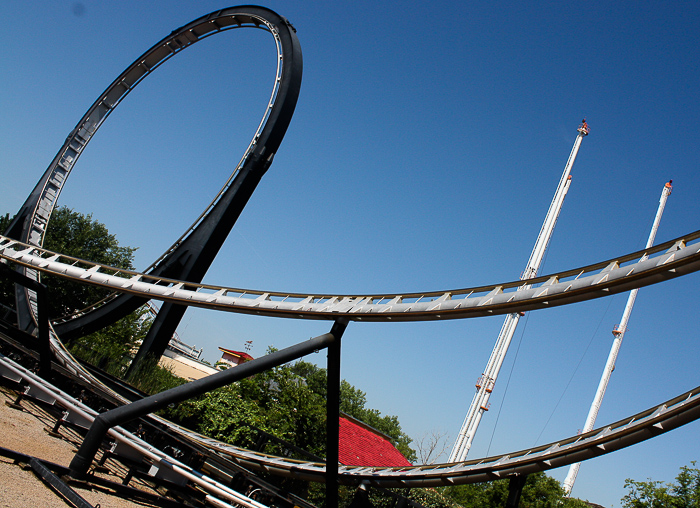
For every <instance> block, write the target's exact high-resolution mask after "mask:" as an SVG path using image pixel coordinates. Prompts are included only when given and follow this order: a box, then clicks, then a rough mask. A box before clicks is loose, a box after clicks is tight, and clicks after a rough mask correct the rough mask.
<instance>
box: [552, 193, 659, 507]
mask: <svg viewBox="0 0 700 508" xmlns="http://www.w3.org/2000/svg"><path fill="white" fill-rule="evenodd" d="M672 181H673V180H669V181H668V183H666V184H665V185H664V188H663V190H662V191H661V198H660V199H659V208H658V209H657V210H656V217H654V224H653V225H652V227H651V232H650V233H649V239H648V240H647V245H646V247H644V248H645V249H648V248H649V247H651V246H652V245H654V239H655V238H656V232H657V231H658V229H659V223H660V222H661V216H662V215H663V213H664V207H665V206H666V200H667V199H668V197H669V196H670V195H671V190H672V189H673V186H672V185H671V182H672ZM647 257H648V256H647V255H646V254H645V255H644V256H642V258H641V259H640V260H639V261H640V262H641V261H644V260H645V259H646V258H647ZM638 292H639V289H633V290H632V291H630V294H629V297H628V298H627V305H625V310H624V311H623V312H622V321H620V324H619V325H618V326H616V327H615V328H613V331H612V333H613V337H615V338H614V339H613V343H612V347H611V348H610V354H609V355H608V361H607V362H606V363H605V368H604V369H603V375H602V376H601V377H600V383H599V384H598V390H597V391H596V393H595V397H594V398H593V403H592V404H591V409H589V411H588V417H587V418H586V423H585V425H584V426H583V429H582V430H581V433H586V432H588V431H590V430H593V425H594V424H595V420H596V418H597V417H598V411H599V410H600V405H601V404H602V402H603V396H604V395H605V389H606V388H607V387H608V382H609V381H610V375H611V374H612V372H613V370H615V361H616V360H617V355H618V353H619V352H620V346H621V345H622V339H623V337H624V336H625V332H626V331H627V322H628V321H629V318H630V314H632V307H634V300H635V299H636V298H637V293H638ZM580 467H581V463H580V462H577V463H576V464H571V466H569V473H568V474H567V475H566V478H565V479H564V483H563V484H562V487H563V488H564V492H565V493H566V495H567V496H568V495H569V494H570V493H571V489H572V488H574V482H575V481H576V475H578V470H579V468H580Z"/></svg>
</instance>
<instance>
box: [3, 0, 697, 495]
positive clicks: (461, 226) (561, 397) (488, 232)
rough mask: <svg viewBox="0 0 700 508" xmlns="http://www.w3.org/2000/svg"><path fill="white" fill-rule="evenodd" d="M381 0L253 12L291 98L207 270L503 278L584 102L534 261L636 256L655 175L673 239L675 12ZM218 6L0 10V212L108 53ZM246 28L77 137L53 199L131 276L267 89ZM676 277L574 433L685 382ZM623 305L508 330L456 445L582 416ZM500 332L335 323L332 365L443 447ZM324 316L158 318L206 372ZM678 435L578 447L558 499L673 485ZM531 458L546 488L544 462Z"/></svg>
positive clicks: (366, 289) (693, 88)
mask: <svg viewBox="0 0 700 508" xmlns="http://www.w3.org/2000/svg"><path fill="white" fill-rule="evenodd" d="M391 5H396V4H395V2H391V3H389V2H386V3H384V4H379V5H377V3H376V2H367V1H355V2H345V3H341V4H336V3H330V2H323V3H321V2H309V1H287V2H283V1H279V0H272V1H270V2H267V3H266V4H265V6H267V7H270V8H272V9H274V10H276V11H277V12H279V13H280V14H282V15H284V16H286V17H287V18H289V19H290V21H291V22H292V23H293V24H294V26H295V27H296V29H297V31H298V36H299V39H300V41H301V45H302V50H303V53H304V78H303V84H302V91H301V96H300V99H299V103H298V106H297V109H296V114H295V116H294V119H293V121H292V124H291V126H290V129H289V131H288V134H287V136H286V138H285V140H284V142H283V143H282V146H281V148H280V150H279V152H278V154H277V156H276V158H275V162H274V164H273V166H272V168H271V169H270V171H269V172H268V173H267V175H266V176H265V177H264V179H263V180H262V182H261V184H260V186H259V187H258V190H257V191H256V193H255V194H254V196H253V198H252V200H251V202H250V204H249V205H248V207H247V208H246V210H245V211H244V213H243V215H242V216H241V218H240V220H239V222H238V224H237V225H236V227H235V228H234V231H233V232H232V234H231V236H230V237H229V239H228V241H227V243H226V244H225V246H224V248H223V250H222V252H221V254H220V255H219V257H218V259H217V261H216V262H215V264H214V265H213V266H212V268H211V270H210V272H209V274H208V276H207V278H206V282H211V283H217V284H221V285H230V286H236V287H251V288H256V289H269V290H279V291H294V292H335V293H357V292H360V293H371V292H403V291H405V292H413V291H427V290H437V289H449V288H460V287H468V286H474V285H480V284H486V283H495V282H501V281H509V280H514V279H517V278H518V276H519V275H520V273H521V271H522V270H523V269H524V267H525V264H526V262H527V259H528V256H529V254H530V251H531V249H532V246H533V244H534V242H535V239H536V237H537V233H538V232H539V228H540V226H541V224H542V221H543V219H544V215H545V213H546V211H547V208H548V206H549V203H550V200H551V198H552V196H553V193H554V190H555V188H556V185H557V182H558V180H559V177H560V175H561V172H562V170H563V168H564V164H565V162H566V159H567V157H568V155H569V152H570V150H571V146H572V144H573V141H574V139H575V136H576V128H577V126H578V124H579V122H580V121H581V119H582V118H583V117H584V116H585V117H586V118H587V119H588V121H589V124H590V126H591V135H590V136H589V137H588V138H586V139H585V140H584V142H583V146H582V148H581V152H580V154H579V158H578V161H577V163H576V166H575V167H574V171H573V183H572V186H571V189H570V191H569V194H568V196H567V198H566V202H565V205H564V209H563V212H562V215H561V216H560V218H559V222H558V225H557V229H556V231H555V233H554V237H553V240H552V243H551V245H550V250H549V253H548V255H547V258H546V262H545V265H544V267H543V269H542V270H541V271H540V273H541V274H544V273H549V272H554V271H557V270H562V269H567V268H574V267H577V266H582V265H586V264H590V263H593V262H597V261H601V260H604V259H607V258H610V257H613V256H617V255H621V254H624V253H627V252H631V251H634V250H637V249H640V248H642V247H643V246H644V243H645V241H646V238H647V236H648V232H649V228H650V226H651V222H652V219H653V217H654V214H655V212H656V208H657V203H658V198H659V196H660V193H661V190H662V187H663V184H664V183H665V182H666V181H668V180H669V179H670V178H672V179H673V181H674V192H673V194H672V195H671V197H670V199H669V201H668V205H667V208H666V213H665V215H664V218H663V220H662V223H661V228H660V230H659V234H658V237H657V239H658V241H659V242H661V241H666V240H669V239H671V238H674V237H676V236H679V235H682V234H684V233H688V232H691V231H694V230H696V229H698V226H699V223H698V217H700V201H699V200H698V199H697V196H698V190H699V189H700V176H699V174H698V165H699V164H698V162H699V156H698V150H697V140H698V138H699V137H700V122H698V112H700V93H699V92H698V83H700V64H699V63H698V61H699V58H698V57H699V56H700V44H699V38H698V35H697V34H698V26H700V4H698V3H697V2H673V3H667V2H630V1H622V2H614V3H610V2H599V1H588V2H568V3H567V2H564V3H562V2H546V3H542V2H540V3H532V2H505V1H495V2H488V3H485V4H484V5H478V3H474V2H430V3H425V2H420V3H419V2H404V3H402V4H401V8H400V9H399V8H397V7H393V6H391ZM76 6H77V7H76ZM228 6H229V5H228V4H226V3H223V4H222V3H220V2H215V1H211V0H203V1H197V2H182V1H180V2H177V1H174V2H135V1H122V2H97V1H93V0H88V1H84V2H82V3H81V4H77V3H74V2H63V1H38V2H32V3H31V5H28V4H26V3H25V2H19V1H8V2H3V3H1V4H0V14H1V15H2V18H3V19H4V20H5V23H4V29H3V34H2V43H3V44H2V49H0V71H1V72H2V76H3V78H4V79H3V88H2V94H1V96H0V97H1V98H0V116H1V117H2V119H3V122H2V126H0V134H1V135H0V153H2V157H0V174H1V175H2V180H1V181H2V185H0V213H14V212H16V211H17V209H18V208H19V206H20V205H21V203H22V201H23V200H24V199H25V197H26V195H27V194H28V193H29V191H30V190H31V189H32V187H33V186H34V184H35V183H36V181H37V180H38V178H39V177H40V175H41V174H42V172H43V171H44V169H45V168H46V167H47V166H48V164H49V163H50V161H51V160H52V158H53V157H54V155H55V153H56V151H57V150H58V149H59V148H60V146H61V144H62V143H63V140H64V139H65V137H66V135H67V134H68V133H69V132H70V131H71V129H72V128H73V127H74V126H75V124H76V123H77V122H78V120H79V119H80V117H81V116H82V115H83V113H84V112H85V111H86V110H87V108H88V107H89V106H90V105H91V104H92V102H93V101H94V100H95V99H96V98H97V96H98V95H99V94H100V93H101V92H102V90H104V89H105V88H106V87H107V85H108V84H109V83H110V82H111V81H112V80H113V79H114V78H115V77H116V76H117V75H118V74H119V73H120V72H121V71H122V70H123V69H124V68H125V67H126V66H128V65H129V64H130V63H131V62H132V61H133V60H134V59H135V58H137V57H138V56H139V55H140V54H141V53H143V52H144V51H145V50H146V49H148V48H149V47H150V46H151V45H153V44H154V43H155V42H157V41H158V40H159V39H161V38H162V37H164V36H165V35H167V34H168V33H170V31H171V30H173V29H174V28H177V27H179V26H181V25H183V24H185V23H187V22H189V21H191V20H193V19H195V18H197V17H199V16H201V15H203V14H206V13H208V12H211V11H213V10H216V9H219V8H224V7H228ZM272 44H273V43H272V39H271V37H270V36H269V35H268V34H266V33H263V32H256V31H253V30H245V31H244V30H234V31H231V32H229V33H227V34H224V35H220V36H217V37H213V38H210V39H208V40H206V41H203V42H201V43H199V44H197V45H195V46H194V47H192V48H189V49H188V50H187V51H185V52H184V53H182V54H181V55H179V56H178V57H177V58H175V59H172V60H170V61H169V62H167V64H165V65H164V66H163V67H161V68H160V69H159V70H158V72H156V73H154V75H153V76H151V77H149V78H148V79H147V80H145V81H144V82H143V83H142V84H141V85H139V86H138V87H137V88H136V90H135V91H134V92H132V93H131V94H130V95H129V97H128V98H127V99H126V100H125V101H124V102H123V103H122V104H121V105H120V107H119V108H118V109H117V110H116V111H115V113H114V114H113V115H112V116H111V117H110V118H109V119H108V121H107V122H106V123H105V125H104V126H103V127H102V128H101V130H100V131H99V133H98V134H97V136H96V137H95V138H94V139H93V141H92V142H91V143H90V146H89V147H88V148H87V149H86V151H85V153H84V154H83V156H82V157H81V159H80V161H79V162H78V164H77V165H76V168H75V170H74V173H73V175H72V176H71V178H70V181H69V182H68V185H67V186H66V189H65V191H64V193H63V195H62V196H61V199H60V201H59V204H60V205H66V206H68V207H71V208H74V209H76V210H78V211H80V212H83V213H92V214H93V216H94V218H96V219H98V220H100V221H101V222H103V223H105V224H106V225H107V226H108V227H109V229H110V231H112V232H114V233H116V235H117V236H118V238H119V240H120V242H121V243H122V244H123V245H130V246H138V247H139V250H138V253H137V268H145V267H146V266H147V265H148V264H149V263H150V262H151V261H152V260H153V259H155V258H156V257H157V256H158V255H159V254H160V253H161V252H162V251H163V250H164V249H165V248H167V247H168V246H169V245H170V243H171V242H172V241H174V240H175V238H177V236H178V235H179V234H180V233H181V232H182V231H183V230H184V229H185V227H187V226H188V225H189V224H190V223H191V221H192V220H194V218H195V217H196V216H197V215H198V214H199V213H200V212H201V210H202V209H203V208H204V206H205V205H206V204H207V203H208V202H209V199H210V198H211V197H212V196H213V194H214V192H215V191H216V190H218V189H219V188H220V186H221V185H222V184H223V182H224V180H225V178H226V176H227V175H228V174H229V173H230V171H231V169H232V168H233V166H234V165H235V163H236V162H237V161H238V159H239V157H240V155H241V153H242V150H243V148H244V147H245V145H247V143H248V142H249V140H250V136H251V135H252V133H253V131H254V129H255V126H256V125H257V123H258V121H259V117H260V116H261V115H262V112H263V108H264V104H265V103H266V100H267V97H268V95H269V91H270V88H271V83H272V76H273V74H272V73H273V67H272V66H273V65H274V50H273V47H272ZM698 277H699V276H697V275H691V276H688V277H686V278H683V279H681V280H676V281H671V282H667V283H664V284H661V285H658V286H655V287H650V288H645V289H643V290H642V291H641V292H640V294H639V296H638V298H637V303H636V306H635V309H634V312H633V314H632V319H631V321H630V330H629V332H628V333H627V335H626V337H625V342H624V344H623V346H622V351H621V354H620V357H619V360H618V362H617V369H616V370H615V372H614V374H613V376H612V380H611V384H610V387H609V388H608V392H607V394H606V397H605V401H604V403H603V407H602V409H601V411H600V414H599V417H598V424H599V425H603V424H605V423H610V422H613V421H616V420H618V419H620V418H623V417H625V416H627V415H630V414H633V413H636V412H638V411H641V410H644V409H646V408H648V407H650V406H653V405H655V404H656V403H659V402H662V401H664V400H666V399H668V398H670V397H672V396H674V395H676V394H678V393H681V392H682V391H685V390H687V389H690V388H692V387H695V386H696V385H697V384H698V382H699V381H700V377H698V375H697V370H698V369H697V358H698V353H700V351H699V350H700V347H699V346H698V340H697V339H698V337H697V330H698V329H699V328H700V326H698V325H700V322H699V318H698V312H697V304H698V297H697V284H698V281H699V280H700V279H699V278H698ZM625 301H626V295H619V296H617V297H614V298H609V299H604V300H597V301H592V302H588V303H584V304H578V305H574V306H569V307H566V308H557V309H551V310H546V311H536V312H532V313H530V314H529V315H528V316H527V317H526V319H523V320H521V321H520V326H519V328H518V331H517V333H516V336H515V339H514V343H513V346H512V347H511V350H510V352H509V354H508V357H507V359H506V362H505V364H504V366H503V369H502V371H501V375H500V377H499V380H498V383H497V385H496V389H495V390H494V393H493V396H492V397H491V402H492V406H491V410H490V411H489V412H488V413H487V414H486V415H485V417H484V419H483V421H482V425H481V427H480V429H479V433H478V434H477V437H476V440H475V442H474V446H473V448H472V451H471V452H470V458H476V457H480V456H484V455H486V454H487V453H488V454H497V453H502V452H507V451H513V450H516V449H518V450H519V449H522V448H527V447H530V446H532V445H534V444H543V443H547V442H550V441H553V440H557V439H561V438H564V437H567V436H569V435H572V434H575V433H576V431H577V429H580V428H581V427H582V426H583V423H584V420H585V417H586V414H587V412H588V408H589V405H590V402H591V400H592V398H593V394H594V392H595V389H596V387H597V383H598V380H599V378H600V374H601V371H602V369H603V365H604V363H605V359H606V358H607V354H608V350H609V347H610V344H611V341H612V335H611V333H610V331H611V329H612V327H613V326H614V325H615V324H616V323H618V322H619V320H620V317H621V314H622V310H623V308H624V305H625ZM502 321H503V318H502V317H494V318H489V319H477V320H464V321H452V322H442V323H413V324H366V323H351V324H350V326H349V327H348V330H347V332H346V334H345V337H344V345H343V348H344V350H343V366H342V369H343V376H344V377H345V378H346V379H347V380H348V381H350V382H351V383H352V384H354V385H355V386H357V387H358V388H360V389H361V390H363V391H365V392H366V393H367V398H368V402H369V405H370V406H372V407H375V408H377V409H379V410H380V411H382V412H383V413H385V414H395V415H397V416H398V417H399V419H400V421H401V424H402V426H403V428H404V430H405V431H406V432H407V433H408V434H409V435H410V436H412V437H413V438H414V439H419V438H420V437H421V436H422V435H423V434H425V433H428V432H432V431H439V432H444V433H447V434H448V435H449V443H450V446H451V443H452V441H453V439H454V438H455V437H456V435H457V432H458V430H459V427H460V425H461V423H462V419H463V417H464V414H465V413H466V410H467V407H468V405H469V402H470V401H471V398H472V395H473V393H474V382H475V381H476V379H477V378H478V377H479V375H480V374H481V372H482V370H483V369H484V366H485V364H486V361H487V360H488V356H489V353H490V351H491V348H492V347H493V343H494V341H495V339H496V336H497V334H498V331H499V329H500V326H501V324H502ZM329 326H330V325H329V324H328V323H324V322H307V321H282V320H278V319H272V318H252V317H246V316H235V315H222V314H217V313H214V312H208V311H201V310H200V311H189V312H188V314H187V315H186V316H185V319H184V320H183V322H182V325H181V326H180V329H179V334H180V335H181V337H182V338H183V339H184V340H185V341H187V342H189V343H192V344H196V345H197V346H203V347H204V348H205V358H207V359H209V360H210V361H214V360H216V358H217V347H218V346H223V347H227V348H233V349H237V348H243V346H244V342H245V341H246V340H252V341H253V351H252V353H253V355H254V356H259V355H262V354H264V352H265V350H266V349H267V347H268V346H269V345H274V346H276V347H278V348H281V347H285V346H287V345H289V344H292V343H294V342H298V341H299V340H303V339H306V338H308V337H310V336H315V335H318V334H321V333H325V332H326V331H328V329H329ZM516 353H517V354H516ZM315 361H317V362H319V363H323V362H324V361H325V358H324V356H322V355H318V356H317V357H316V358H315ZM579 363H580V366H579V367H578V368H577V365H579ZM567 387H568V388H567ZM504 398H505V400H504ZM502 401H503V404H502ZM501 407H502V409H501ZM698 425H700V424H698V423H695V424H691V425H688V426H686V427H684V428H682V429H680V430H677V431H674V432H672V433H670V434H668V435H665V436H661V437H657V438H655V439H654V440H652V441H649V442H647V443H644V444H641V445H638V446H635V447H633V448H631V449H628V450H625V451H622V452H618V453H615V454H612V455H609V456H605V457H602V458H599V459H596V460H593V461H589V462H587V463H584V464H583V466H582V468H581V471H580V474H579V477H578V480H577V483H576V486H575V487H574V491H573V494H574V495H575V496H577V497H581V498H584V499H589V500H591V501H594V502H597V503H600V504H603V505H605V506H608V507H609V506H619V505H620V503H619V500H620V498H621V497H622V495H623V494H624V489H623V483H624V480H625V478H628V477H631V478H634V479H637V480H644V479H646V478H648V477H651V478H654V479H657V480H664V481H671V480H672V479H673V478H674V477H675V475H676V474H677V472H678V468H679V466H681V465H684V464H689V463H690V461H692V460H697V459H698V458H700V442H699V441H698V439H697V432H698V430H699V429H700V427H699V426H698ZM551 474H553V475H554V476H555V477H556V478H557V479H559V480H562V479H563V478H564V476H565V474H566V468H563V469H560V470H555V471H552V472H551Z"/></svg>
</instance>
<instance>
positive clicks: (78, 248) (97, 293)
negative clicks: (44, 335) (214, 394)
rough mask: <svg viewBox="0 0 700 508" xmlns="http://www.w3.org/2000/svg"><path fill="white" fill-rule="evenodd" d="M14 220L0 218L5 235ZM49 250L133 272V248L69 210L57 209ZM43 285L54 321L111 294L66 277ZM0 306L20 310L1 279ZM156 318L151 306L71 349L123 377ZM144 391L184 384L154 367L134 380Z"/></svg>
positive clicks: (47, 277)
mask: <svg viewBox="0 0 700 508" xmlns="http://www.w3.org/2000/svg"><path fill="white" fill-rule="evenodd" d="M11 220H12V219H11V218H10V216H9V215H8V214H6V215H5V216H0V231H2V232H4V231H5V230H6V229H7V228H8V226H9V224H10V223H11ZM44 247H45V248H46V249H48V250H50V251H54V252H58V253H60V254H64V255H67V256H71V257H75V258H79V259H83V260H88V261H93V262H97V263H101V264H104V265H110V266H115V267H118V268H125V269H133V257H134V252H135V251H136V249H135V248H133V247H122V246H120V245H119V242H118V241H117V239H116V237H115V236H114V235H113V234H111V233H110V232H109V231H108V229H107V227H106V226H105V225H104V224H102V223H100V222H98V221H96V220H94V219H93V218H92V215H84V214H81V213H78V212H75V211H73V210H71V209H69V208H66V207H61V208H57V209H55V210H54V211H53V213H52V215H51V220H50V221H49V225H48V228H47V230H46V237H45V239H44ZM41 281H42V282H43V283H44V284H46V286H47V288H48V291H49V317H50V318H51V319H55V318H58V317H62V316H65V315H67V314H71V313H74V312H76V311H79V310H81V309H84V308H86V307H88V306H89V305H92V304H94V303H96V302H98V301H99V300H101V299H103V298H104V297H106V296H107V295H109V293H110V291H109V290H108V289H106V288H101V287H98V286H93V285H88V284H80V283H75V282H71V281H69V280H67V279H63V278H61V277H56V276H51V275H43V276H42V278H41ZM0 303H2V304H3V305H5V306H7V307H9V308H14V306H15V294H14V284H13V283H12V282H10V281H9V280H7V279H4V278H0ZM151 322H152V319H151V318H150V315H149V313H148V311H147V310H146V309H145V308H142V309H138V310H136V311H135V312H133V313H131V314H130V315H129V316H126V317H125V318H123V319H121V320H119V321H117V322H116V323H114V324H113V325H111V326H109V327H107V328H105V329H103V330H100V331H98V332H95V333H92V334H90V335H88V336H85V337H81V338H79V339H76V340H75V341H74V342H73V343H72V344H71V351H72V352H73V353H74V354H75V355H76V356H78V357H79V358H81V359H83V360H85V361H87V362H89V363H92V364H93V365H96V366H98V367H100V368H102V369H104V370H106V371H107V372H109V373H110V374H112V375H115V376H119V377H121V376H122V375H123V374H124V372H125V371H126V368H127V367H128V365H129V362H130V361H131V354H132V351H133V350H134V349H135V348H136V346H137V344H138V343H139V342H140V341H142V340H143V339H144V337H145V335H146V333H147V332H148V329H149V327H150V325H151ZM132 381H133V384H134V385H135V386H137V387H138V388H141V389H142V390H144V391H146V392H149V393H154V392H158V391H162V389H165V388H167V387H170V386H174V385H176V384H178V383H181V382H184V381H183V380H180V379H179V378H176V377H175V376H172V374H170V372H168V371H167V369H162V368H159V367H158V366H157V365H152V366H150V368H149V369H148V375H147V376H146V375H144V376H141V377H139V378H138V379H135V380H132Z"/></svg>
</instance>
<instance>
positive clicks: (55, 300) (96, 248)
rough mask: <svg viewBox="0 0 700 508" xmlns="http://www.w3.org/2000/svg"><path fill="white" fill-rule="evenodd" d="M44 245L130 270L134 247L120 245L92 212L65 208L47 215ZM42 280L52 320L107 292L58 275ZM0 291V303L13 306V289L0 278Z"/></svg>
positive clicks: (2, 223)
mask: <svg viewBox="0 0 700 508" xmlns="http://www.w3.org/2000/svg"><path fill="white" fill-rule="evenodd" d="M10 222H11V218H10V216H9V215H5V216H4V217H0V231H3V232H4V231H5V230H6V229H7V227H8V226H9V224H10ZM44 248H45V249H48V250H50V251H53V252H58V253H61V254H65V255H67V256H71V257H75V258H79V259H84V260H87V261H92V262H95V263H100V264H104V265H109V266H114V267H117V268H124V269H133V264H132V263H133V259H134V252H135V251H136V248H133V247H122V246H120V245H119V242H118V241H117V239H116V237H115V236H114V235H113V234H110V232H109V231H108V229H107V227H106V226H105V225H104V224H102V223H100V222H98V221H96V220H94V219H93V218H92V215H84V214H82V213H79V212H75V211H73V210H71V209H70V208H67V207H65V206H64V207H60V208H56V209H55V210H54V211H53V213H52V214H51V220H50V221H49V225H48V228H47V230H46V237H45V238H44ZM42 282H43V283H44V284H46V285H47V287H48V290H49V317H50V318H51V319H56V318H59V317H62V316H65V315H67V314H71V313H73V312H76V311H79V310H81V309H84V308H85V307H87V306H89V305H92V304H94V303H96V302H98V301H99V300H101V299H102V298H104V297H105V296H107V295H108V294H109V293H110V291H109V290H108V289H105V288H100V287H98V286H93V285H90V284H79V283H75V282H71V281H69V280H67V279H63V278H61V277H55V276H51V275H44V276H42ZM2 287H3V289H2V291H0V297H1V298H2V303H3V304H5V305H7V306H9V307H14V289H13V286H12V284H11V283H9V282H8V281H3V286H2Z"/></svg>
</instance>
